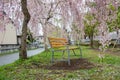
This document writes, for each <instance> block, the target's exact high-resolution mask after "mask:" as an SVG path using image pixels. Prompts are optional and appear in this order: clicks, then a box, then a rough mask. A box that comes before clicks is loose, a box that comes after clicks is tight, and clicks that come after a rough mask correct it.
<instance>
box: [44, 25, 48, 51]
mask: <svg viewBox="0 0 120 80" xmlns="http://www.w3.org/2000/svg"><path fill="white" fill-rule="evenodd" d="M43 36H44V48H45V51H47V50H48V45H47V30H46V23H45V25H44V27H43Z"/></svg>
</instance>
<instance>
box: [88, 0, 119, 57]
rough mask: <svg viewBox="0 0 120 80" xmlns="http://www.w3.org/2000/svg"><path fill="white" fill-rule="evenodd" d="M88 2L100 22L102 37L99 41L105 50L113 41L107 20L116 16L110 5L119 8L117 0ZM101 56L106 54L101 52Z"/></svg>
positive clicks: (99, 33) (99, 27)
mask: <svg viewBox="0 0 120 80" xmlns="http://www.w3.org/2000/svg"><path fill="white" fill-rule="evenodd" d="M89 3H90V4H89ZM87 4H88V5H89V6H90V10H91V13H93V14H94V15H95V17H96V19H97V20H98V22H99V26H98V30H99V32H98V35H99V37H100V38H99V43H100V44H101V46H100V50H101V51H102V52H104V51H105V50H106V48H107V47H108V46H109V44H110V41H111V36H110V35H109V28H108V24H107V22H108V21H111V20H112V19H115V18H116V13H115V10H112V9H111V7H110V5H112V6H114V7H115V8H117V7H116V0H94V1H92V2H91V1H88V2H87ZM99 57H100V58H102V59H103V58H104V54H100V55H99Z"/></svg>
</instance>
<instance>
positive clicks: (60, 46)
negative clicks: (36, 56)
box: [48, 37, 82, 65]
mask: <svg viewBox="0 0 120 80" xmlns="http://www.w3.org/2000/svg"><path fill="white" fill-rule="evenodd" d="M48 40H49V43H50V46H51V52H52V57H51V61H52V62H54V61H55V59H54V52H55V51H62V52H63V55H64V52H65V51H66V52H67V54H68V56H67V61H68V65H70V50H72V51H73V53H74V55H76V53H75V51H74V50H75V49H79V50H80V58H82V51H81V48H80V46H70V45H69V44H68V41H67V40H66V39H65V38H52V37H49V38H48ZM63 55H62V56H63ZM63 61H64V60H63Z"/></svg>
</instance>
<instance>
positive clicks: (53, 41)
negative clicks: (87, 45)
mask: <svg viewBox="0 0 120 80" xmlns="http://www.w3.org/2000/svg"><path fill="white" fill-rule="evenodd" d="M48 40H49V43H50V46H51V48H58V47H62V46H65V45H67V44H68V41H67V40H66V39H65V38H51V37H49V38H48Z"/></svg>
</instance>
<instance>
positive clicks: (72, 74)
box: [0, 47, 120, 80]
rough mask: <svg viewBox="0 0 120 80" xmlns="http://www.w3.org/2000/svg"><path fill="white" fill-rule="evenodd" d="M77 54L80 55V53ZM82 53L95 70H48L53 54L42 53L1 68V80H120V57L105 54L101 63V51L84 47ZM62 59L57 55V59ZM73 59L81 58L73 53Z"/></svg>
mask: <svg viewBox="0 0 120 80" xmlns="http://www.w3.org/2000/svg"><path fill="white" fill-rule="evenodd" d="M76 52H77V54H78V51H76ZM82 52H83V58H85V59H87V60H88V61H89V62H90V63H93V64H94V67H93V68H90V69H77V70H65V69H63V70H62V69H61V70H56V69H48V68H46V67H48V66H52V65H53V64H51V63H50V59H51V54H50V53H49V52H42V53H41V54H38V55H35V56H33V57H30V58H29V59H27V60H18V61H16V62H15V63H13V64H9V65H6V66H1V67H0V80H120V76H119V75H120V56H116V55H112V54H109V53H105V54H106V55H105V58H104V60H103V62H99V58H98V54H99V53H100V52H99V51H97V50H92V49H90V48H89V47H82ZM46 54H47V55H46ZM55 54H59V53H57V52H56V53H55ZM60 57H61V56H60V55H57V58H60ZM71 58H79V56H73V54H72V53H71Z"/></svg>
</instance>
